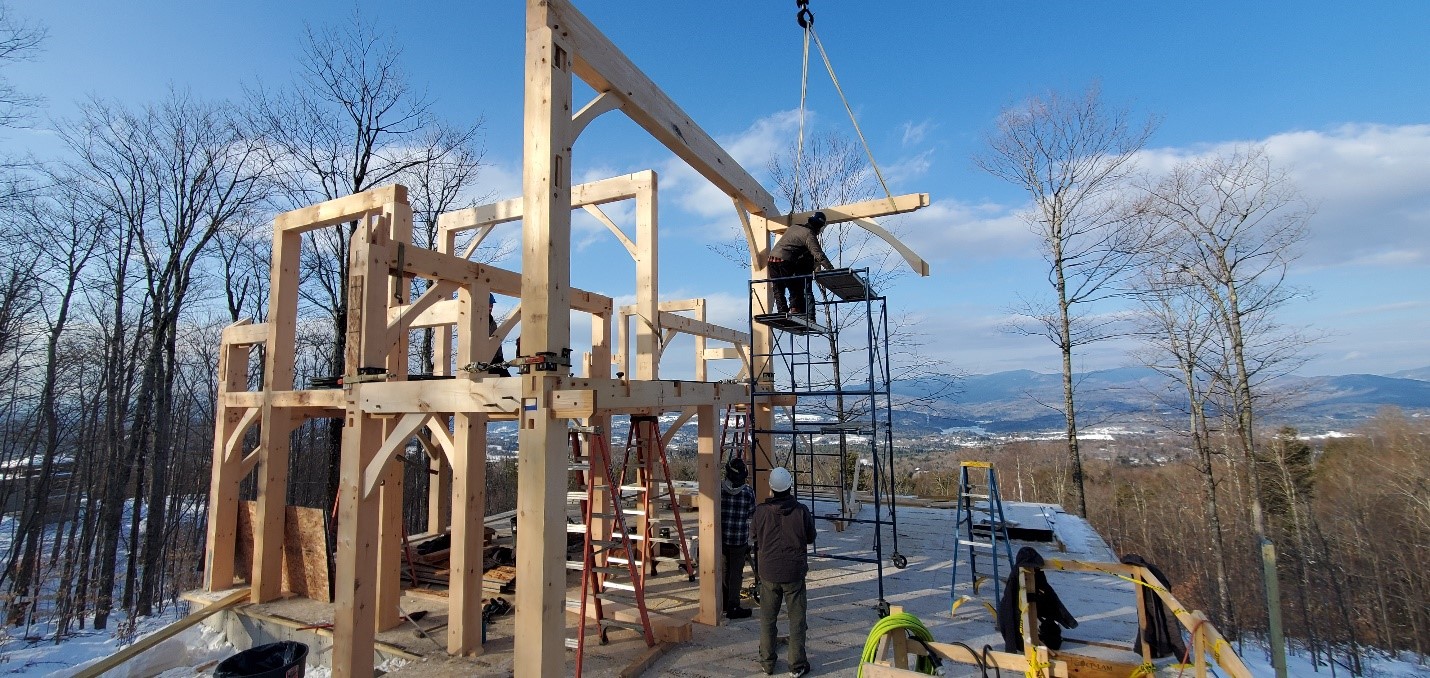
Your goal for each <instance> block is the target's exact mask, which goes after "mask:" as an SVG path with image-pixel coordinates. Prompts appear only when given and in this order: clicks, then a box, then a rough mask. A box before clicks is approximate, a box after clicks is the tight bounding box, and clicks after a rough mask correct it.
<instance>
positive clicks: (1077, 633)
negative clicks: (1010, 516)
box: [248, 502, 1175, 678]
mask: <svg viewBox="0 0 1430 678" xmlns="http://www.w3.org/2000/svg"><path fill="white" fill-rule="evenodd" d="M1007 505H1008V506H1010V507H1012V506H1017V507H1019V508H1018V509H1017V510H1019V511H1021V512H1022V513H1021V514H1020V515H1022V514H1028V513H1032V514H1037V515H1043V516H1046V517H1047V519H1048V520H1049V522H1051V523H1052V527H1053V530H1054V532H1055V534H1056V535H1057V541H1056V542H1054V543H1036V544H1034V543H1024V542H1018V541H1014V542H1013V544H1012V547H1013V551H1014V552H1015V553H1016V552H1017V550H1018V548H1020V547H1021V546H1024V545H1028V546H1033V547H1035V548H1037V549H1038V550H1039V552H1040V553H1042V554H1043V555H1044V557H1045V558H1064V559H1075V560H1085V561H1094V562H1114V561H1115V558H1114V556H1113V554H1112V552H1111V551H1110V550H1109V549H1108V547H1107V546H1106V545H1105V544H1104V543H1103V541H1102V539H1101V538H1099V537H1098V536H1097V534H1096V533H1095V532H1093V531H1092V530H1091V529H1090V528H1089V527H1088V526H1087V524H1086V523H1085V522H1084V521H1082V520H1081V519H1079V518H1076V517H1073V516H1068V515H1067V514H1064V513H1062V512H1061V510H1060V509H1058V508H1057V507H1055V506H1047V505H1028V504H1013V503H1011V502H1008V503H1007ZM819 508H821V509H823V508H824V507H822V506H821V507H819ZM861 517H864V518H872V517H873V511H872V507H871V506H869V505H867V504H866V505H865V506H864V507H863V509H862V513H861ZM954 520H955V512H954V511H953V510H952V509H951V508H924V507H910V506H901V507H900V508H899V509H898V522H899V535H900V536H899V551H900V552H901V553H903V554H904V555H905V556H906V557H907V558H908V567H907V568H906V569H903V570H898V569H895V568H893V567H892V566H889V565H886V567H885V570H884V575H885V577H884V590H885V599H886V600H887V601H888V602H889V603H890V604H891V605H899V606H902V607H903V608H904V610H905V611H906V612H910V613H912V614H914V615H916V616H917V617H918V618H919V619H920V620H922V621H923V623H924V624H925V626H927V627H928V628H929V630H930V631H931V632H932V633H933V636H934V639H935V640H938V641H941V642H959V643H963V644H966V645H969V646H970V647H973V648H975V649H981V648H982V647H983V646H984V645H991V646H992V647H993V648H994V649H995V650H1001V649H1002V638H1001V637H1000V636H999V635H998V633H997V630H996V629H995V627H994V625H993V619H992V617H991V616H990V615H989V613H988V610H987V609H986V608H985V607H983V606H982V605H980V604H977V603H973V602H969V603H965V604H963V605H962V606H960V607H959V608H958V611H957V614H956V616H950V613H949V610H950V607H951V605H952V602H953V599H952V598H951V597H950V595H949V584H950V577H951V573H952V569H951V562H950V558H951V557H952V555H953V534H954ZM818 523H819V524H818V527H819V548H820V551H821V552H826V553H842V554H848V555H869V554H870V553H872V535H873V533H872V529H873V526H872V525H868V524H851V525H850V526H849V528H848V529H846V530H845V531H844V532H836V531H835V530H834V529H833V525H832V524H830V523H829V522H827V521H818ZM884 548H885V552H884V556H885V559H886V561H887V560H888V559H889V558H890V557H891V556H892V554H893V547H892V543H891V542H890V541H889V539H888V535H887V531H886V535H885V545H884ZM1060 548H1062V549H1065V550H1059V549H1060ZM810 569H811V571H810V575H809V580H808V582H809V616H808V622H809V636H808V643H807V648H808V654H809V659H810V662H811V663H812V664H813V671H812V672H811V674H810V675H814V676H821V675H840V676H850V675H853V674H854V672H855V671H856V670H857V668H858V665H859V656H860V653H861V652H862V650H863V647H864V642H865V639H866V638H867V636H868V633H869V629H870V628H871V627H872V626H873V624H874V622H875V621H876V620H877V612H876V604H877V602H878V590H877V587H876V581H875V579H876V577H875V572H874V567H873V565H870V564H866V563H855V562H848V561H841V560H834V559H829V558H818V557H814V558H811V559H810ZM1047 575H1048V580H1049V582H1050V583H1051V584H1052V586H1053V588H1054V589H1056V590H1057V592H1058V594H1059V596H1060V597H1061V598H1062V600H1063V602H1064V604H1065V605H1066V606H1067V608H1068V609H1069V611H1071V612H1072V613H1073V615H1074V616H1075V617H1077V619H1078V621H1079V626H1078V627H1077V628H1076V629H1071V630H1068V631H1066V632H1065V637H1067V638H1069V639H1074V640H1080V641H1094V642H1096V643H1099V644H1097V645H1085V644H1081V643H1077V642H1069V643H1067V644H1065V645H1064V647H1063V652H1069V651H1071V652H1075V653H1077V654H1081V655H1086V656H1090V657H1096V658H1099V659H1106V660H1113V661H1121V662H1126V663H1133V664H1136V663H1140V659H1139V658H1138V657H1137V655H1134V654H1133V653H1132V652H1131V651H1130V646H1131V642H1132V639H1133V638H1134V636H1135V634H1136V628H1137V610H1136V601H1135V599H1134V597H1133V592H1132V584H1130V583H1128V582H1125V581H1122V580H1120V579H1117V578H1114V577H1109V576H1102V575H1093V574H1083V573H1068V572H1056V571H1051V570H1048V571H1047ZM749 577H750V573H749V571H748V570H747V571H746V583H747V584H748V583H749ZM578 581H579V580H578V579H577V578H576V577H575V576H574V575H573V576H570V577H568V584H569V585H570V586H569V594H568V597H569V598H571V599H575V598H576V596H577V590H576V588H575V585H576V584H577V583H578ZM520 585H521V580H520V577H519V576H518V586H520ZM968 588H969V587H968V585H967V584H966V583H964V584H961V585H960V587H959V593H965V592H967V591H968ZM980 594H981V598H982V599H983V600H986V601H987V602H988V603H989V604H991V605H994V606H995V607H996V605H997V601H995V600H993V586H992V584H991V582H990V583H985V584H984V586H983V587H982V589H981V590H980ZM649 595H650V598H649V600H650V606H651V608H652V609H656V610H660V611H662V612H664V613H667V614H670V615H672V616H678V617H684V618H689V617H690V616H692V615H693V614H694V612H695V610H696V598H697V595H698V593H697V590H696V588H695V585H693V584H691V583H689V582H688V581H687V580H686V578H685V577H684V575H683V574H682V573H679V572H678V571H672V569H671V568H669V567H668V566H667V569H664V570H662V573H661V575H660V577H659V578H657V579H655V580H654V581H653V582H652V584H651V586H650V594H649ZM504 597H506V598H507V599H508V600H512V599H514V596H510V595H508V596H504ZM745 603H746V604H747V605H751V606H753V605H754V603H753V601H750V600H746V601H745ZM402 604H403V608H404V609H405V610H406V611H407V612H409V613H411V612H415V611H416V610H426V611H427V612H428V614H427V615H426V617H425V618H424V619H422V620H421V621H420V622H419V623H420V624H421V625H422V626H423V627H424V628H426V627H430V626H433V625H436V624H440V623H442V622H445V621H446V606H445V604H444V603H443V602H441V601H440V600H439V599H434V598H431V597H427V596H421V597H419V596H413V595H410V594H409V595H407V596H404V598H403V603H402ZM248 609H249V610H254V611H256V612H258V613H259V614H267V615H277V616H281V617H285V618H289V619H293V620H295V621H301V622H305V623H317V622H323V621H331V620H332V606H331V605H325V604H322V603H317V602H314V601H309V600H282V601H275V602H272V603H266V604H263V605H258V606H251V607H250V608H248ZM566 621H567V635H568V636H571V635H572V629H573V628H574V625H575V621H576V615H575V614H574V613H572V614H568V615H567V617H566ZM785 628H786V626H785V623H784V621H783V620H782V621H781V622H780V635H784V634H785ZM516 632H517V631H516V630H515V629H514V628H513V615H511V614H507V615H504V616H502V617H498V618H496V619H495V620H494V621H493V623H492V624H491V625H490V626H489V627H488V629H487V643H486V646H485V653H484V654H483V655H482V656H479V657H471V658H453V657H447V656H446V655H445V651H441V652H439V650H438V648H439V646H440V647H442V648H445V646H446V641H447V639H446V628H445V627H442V628H438V629H436V630H433V631H431V632H430V635H431V636H432V637H433V639H434V640H435V641H436V644H434V643H433V642H432V641H429V640H427V639H425V638H421V637H419V636H417V635H416V633H415V631H414V630H413V628H412V626H411V625H410V624H407V623H404V624H402V625H401V626H398V627H397V628H395V629H392V630H390V631H387V632H384V633H381V634H378V638H377V639H378V642H379V643H381V644H387V645H390V646H394V647H398V648H400V649H402V650H403V651H405V652H408V653H411V654H413V655H419V656H421V657H424V658H425V659H424V660H418V661H411V662H409V663H408V664H407V665H406V666H402V667H400V668H396V669H395V670H393V671H391V672H389V673H388V674H387V675H388V676H392V677H393V678H415V677H418V676H434V677H438V678H440V677H443V676H509V675H512V647H513V640H512V636H513V634H514V633H516ZM610 637H611V642H610V644H608V645H604V646H602V645H599V644H597V643H596V639H595V636H594V635H591V636H588V643H587V646H586V658H585V673H586V675H588V676H614V675H617V674H619V673H620V672H621V671H622V670H623V669H625V668H626V667H627V666H628V665H630V664H631V663H632V662H633V661H635V660H636V659H637V658H639V657H640V656H641V655H643V654H644V653H645V652H646V651H647V648H646V646H645V643H644V642H642V641H641V640H640V639H639V637H638V636H637V635H636V634H635V633H633V632H628V631H623V630H612V631H611V632H610ZM1109 646H1116V647H1109ZM758 647H759V621H758V612H757V613H756V616H754V617H751V618H749V619H744V620H740V621H734V622H724V623H723V625H721V626H718V627H708V626H702V625H699V624H695V625H694V626H693V634H692V638H691V640H689V641H687V642H684V643H679V644H675V645H673V646H672V647H671V648H670V649H669V650H668V651H667V652H666V653H665V654H664V655H662V656H661V657H660V658H659V659H658V660H656V661H655V662H654V663H652V664H651V666H650V668H649V669H648V670H647V672H646V673H645V674H644V675H647V676H751V675H760V674H761V671H760V669H759V665H758V664H757V662H756V656H757V651H758ZM1118 648H1123V649H1118ZM780 650H781V651H780V656H779V666H778V671H779V673H781V674H782V673H783V672H785V671H787V670H788V668H787V665H786V663H785V655H784V647H783V646H781V648H780ZM320 652H321V650H320ZM574 657H575V653H574V651H571V650H568V651H567V660H568V661H567V670H568V672H569V671H570V670H572V668H573V666H574V663H573V662H574ZM324 663H326V662H324ZM944 668H945V675H948V676H967V675H978V673H977V669H975V668H973V667H971V666H964V665H959V664H951V663H950V664H945V667H944ZM1168 675H1175V671H1172V672H1171V673H1169V674H1168Z"/></svg>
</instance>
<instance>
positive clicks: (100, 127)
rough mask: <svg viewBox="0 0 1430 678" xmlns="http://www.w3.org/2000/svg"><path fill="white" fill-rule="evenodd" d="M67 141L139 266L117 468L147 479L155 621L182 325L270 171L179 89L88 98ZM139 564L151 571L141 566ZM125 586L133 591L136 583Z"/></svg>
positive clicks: (110, 514)
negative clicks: (204, 274)
mask: <svg viewBox="0 0 1430 678" xmlns="http://www.w3.org/2000/svg"><path fill="white" fill-rule="evenodd" d="M61 137H62V138H63V139H64V140H65V141H66V143H67V144H68V145H69V146H70V148H71V150H72V151H73V152H74V153H75V154H76V156H77V157H78V158H79V160H78V161H77V162H76V172H77V174H79V175H80V176H82V177H84V181H85V183H86V184H87V185H86V186H85V187H84V188H83V190H86V191H87V192H88V193H89V195H90V196H91V198H90V199H91V200H92V201H93V203H94V204H95V205H97V206H99V207H100V209H102V210H103V211H104V212H105V213H106V216H107V217H109V218H111V219H113V220H115V222H116V228H118V229H121V230H123V231H126V232H127V233H126V234H125V236H124V237H126V238H128V239H129V243H130V244H129V245H128V246H129V247H132V250H131V253H132V255H133V256H135V257H136V258H137V261H136V263H137V264H139V265H140V266H141V269H140V270H139V271H138V277H139V278H140V282H141V284H142V290H143V293H144V294H143V304H144V307H145V309H146V313H145V316H144V320H145V321H146V322H145V325H144V327H143V329H142V332H143V334H144V338H145V341H143V342H134V344H133V346H134V347H136V349H137V347H139V346H141V345H142V354H141V355H142V357H141V358H140V361H139V365H138V366H139V372H140V374H139V381H138V390H137V391H136V392H135V397H134V400H133V401H132V403H133V404H132V409H131V410H130V413H131V416H128V417H121V418H119V419H118V422H123V424H122V425H124V426H125V427H126V429H127V430H125V432H124V434H123V436H122V440H123V453H122V455H118V456H116V457H115V458H116V459H117V460H121V462H120V466H123V465H127V464H132V465H133V468H134V470H135V471H137V472H138V473H140V474H141V475H140V478H141V479H142V481H147V501H146V502H145V503H144V506H145V509H146V511H145V513H144V516H145V517H144V520H145V522H146V524H147V526H148V529H146V530H145V531H144V542H143V545H142V556H141V557H140V558H139V559H135V558H131V559H130V564H129V570H128V574H127V575H126V579H127V580H130V579H134V580H136V581H137V582H138V591H137V593H138V595H137V599H136V601H135V606H136V611H137V612H138V613H139V614H144V615H147V614H149V613H150V612H151V607H152V605H153V603H154V597H155V593H156V590H157V582H158V578H159V576H160V570H161V568H160V567H159V562H160V554H161V552H162V549H163V537H164V533H165V529H164V528H165V526H166V517H165V515H166V502H167V498H168V479H169V477H170V475H171V472H172V469H171V464H170V452H171V450H172V449H173V444H174V440H173V437H172V435H171V433H172V431H171V430H170V427H171V426H172V424H173V417H172V407H173V387H174V378H175V371H174V370H175V364H176V361H175V358H176V356H175V353H176V345H177V336H178V331H179V322H180V318H181V316H182V314H183V312H184V309H185V308H186V305H187V303H188V302H189V301H190V298H189V295H190V292H191V290H192V288H193V283H194V276H195V272H196V267H197V266H198V263H199V262H200V261H201V260H202V259H203V258H204V257H205V256H206V253H207V249H208V245H209V243H210V242H211V241H212V240H213V238H214V237H215V235H216V234H217V233H218V232H219V231H221V230H222V229H223V228H225V227H227V226H229V225H230V224H233V223H235V222H238V221H241V220H242V219H244V218H247V217H248V216H249V210H251V209H253V208H254V207H255V206H256V205H257V203H258V200H259V198H260V197H261V196H262V195H263V191H262V190H260V189H261V188H262V186H263V185H264V182H265V177H266V169H267V166H266V165H265V164H264V163H263V162H261V160H262V159H261V157H260V156H259V154H258V148H259V143H258V140H257V139H256V138H255V137H254V136H253V135H251V134H249V133H248V132H247V131H246V128H245V127H244V126H243V124H242V121H241V120H240V119H239V116H237V115H236V113H235V112H234V110H233V109H232V108H230V107H228V106H226V105H223V104H208V103H204V102H199V101H196V100H194V99H193V98H192V97H191V96H189V95H188V94H186V93H182V92H173V93H171V94H170V96H169V98H168V99H167V100H165V101H164V102H163V103H161V104H158V105H153V106H149V107H146V108H144V109H142V110H138V111H135V110H129V109H126V108H124V107H122V106H119V105H117V104H112V103H108V102H103V101H91V102H90V103H89V104H87V105H86V106H85V107H84V109H83V119H82V120H81V121H80V122H79V123H77V124H75V125H72V126H68V127H66V128H65V129H63V130H62V131H61ZM118 296H123V294H122V293H121V294H119V295H118ZM124 400H125V401H126V402H127V401H128V399H127V398H125V399H124ZM115 406H116V407H117V406H118V405H117V404H115ZM115 440H116V441H117V440H119V438H118V437H116V438H115ZM146 464H147V468H146V466H145V465H146ZM114 471H115V476H114V477H113V478H112V479H111V482H110V483H109V484H108V485H107V486H106V487H107V490H106V497H105V498H104V501H103V502H101V511H102V517H101V530H102V531H101V544H100V549H101V554H100V557H99V566H100V577H99V580H98V588H99V591H98V607H97V610H96V620H95V625H96V627H102V624H103V623H104V620H105V618H106V616H107V613H108V610H109V595H110V590H109V589H110V587H111V586H112V571H113V568H114V566H115V565H114V564H115V557H116V548H117V541H118V527H119V521H120V517H121V514H122V506H123V501H122V499H123V496H122V493H123V492H124V491H125V490H126V488H127V487H128V485H129V474H128V472H126V471H124V470H123V469H122V468H120V467H119V466H116V468H115V469H114ZM139 487H140V488H144V487H145V482H140V483H139ZM137 505H138V503H137V502H136V507H137ZM138 516H139V511H137V510H136V511H134V512H133V514H132V516H131V517H132V518H133V521H132V522H131V524H130V526H129V531H130V534H131V538H133V537H134V536H137V534H138V525H139V523H138ZM136 546H137V544H136ZM139 561H142V562H143V564H144V567H143V570H142V572H137V571H136V569H135V567H136V562H139ZM125 589H126V594H127V593H128V592H129V591H130V589H131V586H129V585H126V587H125ZM129 598H130V596H129V595H126V596H125V599H126V601H127V600H129Z"/></svg>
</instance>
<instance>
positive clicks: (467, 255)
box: [462, 224, 497, 259]
mask: <svg viewBox="0 0 1430 678" xmlns="http://www.w3.org/2000/svg"><path fill="white" fill-rule="evenodd" d="M496 227H497V225H496V224H487V225H485V226H482V227H481V228H480V229H479V230H478V231H477V234H476V235H474V236H472V240H471V241H470V242H468V243H467V249H464V250H462V258H463V259H471V258H472V253H473V252H475V251H477V247H478V246H480V245H481V244H482V241H484V240H486V239H487V236H489V235H491V234H492V229H494V228H496Z"/></svg>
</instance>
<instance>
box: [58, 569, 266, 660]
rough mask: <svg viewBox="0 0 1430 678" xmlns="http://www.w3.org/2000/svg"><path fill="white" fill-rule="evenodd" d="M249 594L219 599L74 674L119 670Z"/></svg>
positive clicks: (244, 592) (244, 593)
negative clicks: (120, 666)
mask: <svg viewBox="0 0 1430 678" xmlns="http://www.w3.org/2000/svg"><path fill="white" fill-rule="evenodd" d="M249 593H250V592H249V590H248V589H246V588H243V589H239V590H237V591H234V592H233V593H230V594H228V595H226V596H224V597H222V598H220V599H218V600H217V601H215V602H214V603H212V604H210V605H208V606H207V607H205V608H204V609H202V610H199V611H197V612H191V613H189V614H188V616H185V617H184V618H183V619H180V620H178V621H176V622H174V623H172V624H170V625H168V626H165V627H164V628H161V629H159V630H158V631H155V632H153V633H151V634H149V635H147V636H144V637H143V638H141V639H139V640H137V641H135V642H134V644H133V645H130V646H129V647H126V648H124V649H122V650H120V651H118V652H115V653H114V654H112V655H109V656H108V657H105V658H104V659H102V660H100V661H98V662H96V663H94V664H91V665H89V666H86V667H85V668H83V669H80V671H79V672H78V673H76V674H74V675H75V678H96V677H97V676H100V675H103V674H105V673H108V672H110V671H112V670H114V669H117V668H119V665H120V664H123V663H124V662H127V661H129V660H130V659H133V658H135V657H137V656H139V654H140V653H141V652H143V651H145V650H147V649H149V648H151V647H154V646H155V645H158V644H159V643H162V642H164V641H166V640H168V639H170V638H173V637H174V636H176V635H178V634H179V632H180V631H183V630H184V629H186V628H189V627H190V626H193V625H194V624H197V623H199V622H201V621H203V620H205V619H208V618H209V617H211V616H213V615H214V614H216V613H218V612H220V611H222V610H226V609H228V608H230V607H233V606H234V605H237V604H238V603H240V602H242V601H245V600H248V597H249Z"/></svg>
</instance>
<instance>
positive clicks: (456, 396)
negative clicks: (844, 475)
mask: <svg viewBox="0 0 1430 678" xmlns="http://www.w3.org/2000/svg"><path fill="white" fill-rule="evenodd" d="M353 392H354V396H355V397H356V399H357V403H358V406H359V407H360V408H361V409H362V411H364V412H368V413H371V414H402V413H404V412H432V413H453V412H477V413H481V414H485V415H488V416H498V417H504V418H512V417H515V416H516V414H517V409H518V407H519V405H520V395H521V384H520V383H519V380H516V379H502V378H484V379H476V380H473V379H469V378H461V377H458V378H456V379H441V380H437V381H393V382H387V383H383V382H371V383H366V384H354V385H353Z"/></svg>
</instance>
